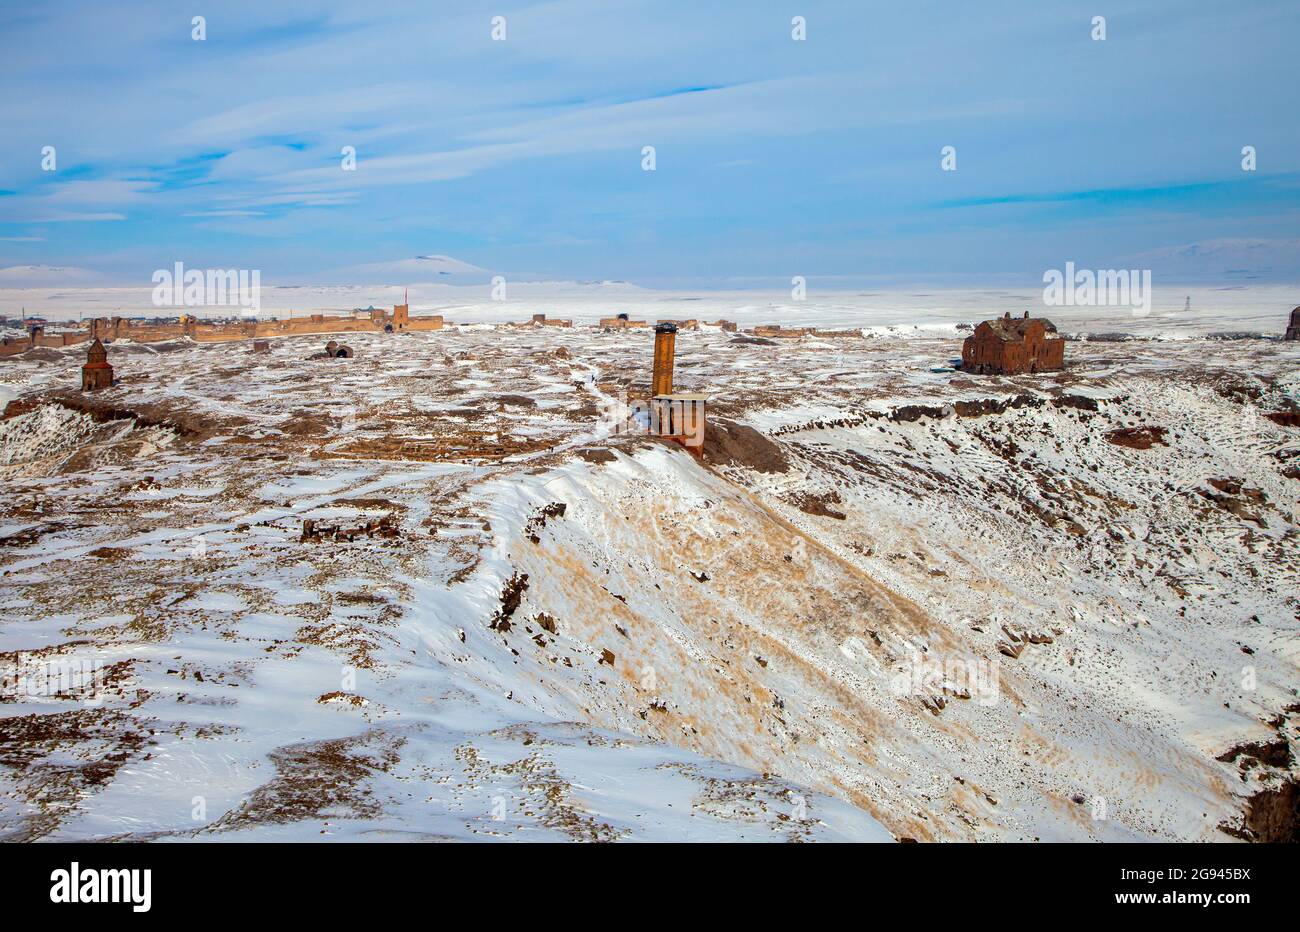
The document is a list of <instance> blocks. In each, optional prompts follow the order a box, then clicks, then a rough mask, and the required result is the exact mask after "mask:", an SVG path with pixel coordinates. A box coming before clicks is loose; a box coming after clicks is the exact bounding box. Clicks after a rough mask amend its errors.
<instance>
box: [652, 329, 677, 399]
mask: <svg viewBox="0 0 1300 932" xmlns="http://www.w3.org/2000/svg"><path fill="white" fill-rule="evenodd" d="M676 344H677V325H676V324H655V367H654V374H653V375H652V376H651V378H650V394H651V396H654V395H671V394H672V393H673V354H674V353H675V352H676V350H677V345H676Z"/></svg>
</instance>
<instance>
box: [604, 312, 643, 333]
mask: <svg viewBox="0 0 1300 932" xmlns="http://www.w3.org/2000/svg"><path fill="white" fill-rule="evenodd" d="M600 325H601V326H602V327H604V328H605V329H606V330H627V329H628V328H629V327H648V326H650V324H649V323H647V322H646V321H644V320H631V319H630V318H629V317H628V315H627V314H616V315H615V316H613V317H602V318H601V319H600Z"/></svg>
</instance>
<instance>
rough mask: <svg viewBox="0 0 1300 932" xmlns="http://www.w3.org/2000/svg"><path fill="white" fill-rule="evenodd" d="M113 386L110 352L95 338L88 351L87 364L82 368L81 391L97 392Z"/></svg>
mask: <svg viewBox="0 0 1300 932" xmlns="http://www.w3.org/2000/svg"><path fill="white" fill-rule="evenodd" d="M112 384H113V367H112V366H110V365H109V364H108V350H106V349H104V344H103V343H101V342H99V338H98V337H96V338H95V342H94V343H91V344H90V349H89V350H87V351H86V364H85V365H84V366H82V367H81V390H82V391H83V392H97V391H99V390H100V389H101V388H109V387H110V386H111V385H112Z"/></svg>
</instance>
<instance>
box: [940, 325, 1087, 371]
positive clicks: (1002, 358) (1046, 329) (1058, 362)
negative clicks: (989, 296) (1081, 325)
mask: <svg viewBox="0 0 1300 932" xmlns="http://www.w3.org/2000/svg"><path fill="white" fill-rule="evenodd" d="M961 367H962V370H963V371H965V372H972V373H975V374H977V375H1019V374H1021V373H1026V372H1050V371H1053V370H1056V369H1064V368H1065V341H1064V340H1063V339H1062V338H1061V336H1060V334H1058V333H1057V332H1056V325H1055V324H1053V323H1052V322H1051V321H1050V320H1048V319H1047V318H1045V317H1035V318H1032V319H1031V318H1030V316H1029V312H1028V311H1025V316H1024V317H1015V318H1013V317H1012V316H1011V314H1010V313H1007V314H1004V315H1003V316H1002V317H995V318H994V319H992V320H986V321H983V322H982V323H980V324H979V325H978V326H977V327H976V328H975V331H974V333H972V334H971V335H970V336H968V337H967V338H966V340H965V342H964V343H962V346H961Z"/></svg>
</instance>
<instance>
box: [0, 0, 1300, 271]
mask: <svg viewBox="0 0 1300 932" xmlns="http://www.w3.org/2000/svg"><path fill="white" fill-rule="evenodd" d="M190 7H192V9H191V8H190ZM193 15H203V16H204V17H205V18H206V29H207V38H206V40H205V41H202V42H196V41H193V40H192V38H191V30H192V26H191V16H193ZM494 15H503V16H505V17H506V34H507V38H506V40H505V41H500V42H498V41H492V38H491V35H490V32H491V23H490V20H491V17H492V16H494ZM796 15H801V16H803V17H805V19H806V23H807V40H806V41H802V42H797V41H793V40H792V39H791V35H790V33H791V22H790V21H791V18H792V17H793V16H796ZM1097 15H1104V16H1105V17H1106V19H1107V23H1106V31H1107V38H1106V40H1105V41H1103V42H1097V41H1094V40H1093V39H1092V38H1091V32H1092V18H1093V17H1094V16H1097ZM1297 40H1300V5H1298V4H1296V3H1294V2H1292V0H1239V2H1235V3H1232V4H1228V3H1222V2H1200V0H1138V2H1133V0H1130V2H1125V3H1123V4H1114V5H1113V6H1112V7H1111V8H1109V9H1108V8H1107V4H1106V3H1102V2H1096V0H1091V2H1086V3H1081V2H1074V0H989V2H981V3H971V2H955V0H954V2H943V3H939V2H925V0H911V2H907V3H890V4H880V3H874V2H872V3H867V2H863V3H821V2H804V0H798V2H795V0H790V2H784V0H783V2H770V0H753V2H745V3H734V4H700V3H698V2H695V3H676V2H671V0H654V2H621V3H614V2H608V0H604V2H601V0H582V2H566V0H556V2H548V3H504V2H502V3H497V2H494V3H491V4H485V3H468V2H466V3H455V2H451V3H439V2H430V0H422V2H418V3H402V2H387V0H386V2H384V3H368V4H357V3H349V4H343V3H337V4H326V3H313V4H305V3H293V2H275V3H267V2H264V0H263V2H258V3H218V2H206V0H199V2H196V3H194V4H190V5H189V6H188V7H185V8H182V7H178V6H177V5H175V4H172V3H132V2H129V0H128V2H121V3H113V4H105V3H102V2H99V0H96V2H87V3H76V2H69V3H50V4H32V3H30V2H24V3H21V4H20V3H14V2H9V0H0V87H3V90H4V93H3V94H2V95H0V125H2V126H3V129H4V131H3V133H0V137H2V138H3V142H2V143H0V269H3V268H5V267H13V266H32V265H37V266H58V267H60V268H63V269H66V270H69V271H65V272H53V271H48V270H46V271H42V272H41V273H40V274H42V275H48V276H53V277H54V278H55V280H58V276H60V275H66V276H67V281H68V282H69V283H72V282H73V281H74V280H75V281H82V280H86V281H95V282H102V283H120V284H144V283H148V282H149V278H150V275H151V274H152V272H153V270H154V269H157V268H170V267H171V264H172V263H173V262H175V261H183V262H184V263H185V264H186V265H188V266H190V267H200V268H202V267H209V268H213V267H216V268H229V267H242V268H257V269H261V270H262V274H263V277H264V280H268V281H274V282H277V283H290V282H297V281H303V282H308V281H310V282H331V281H338V282H352V281H372V280H374V279H375V277H376V274H375V272H374V267H375V266H381V265H382V264H384V263H392V262H396V261H398V260H403V259H407V258H410V257H413V256H416V255H422V254H445V255H450V256H454V257H456V258H457V259H459V260H463V261H465V262H468V263H471V264H473V265H474V266H477V267H480V268H482V269H485V270H491V271H493V272H500V273H502V274H506V275H507V276H508V277H510V276H513V277H515V278H546V279H583V280H589V279H624V280H629V281H633V282H637V283H639V284H644V285H647V286H652V287H653V286H660V287H692V288H731V287H747V286H754V287H758V286H772V285H775V284H778V283H781V282H788V281H789V278H790V277H791V276H792V275H804V276H806V277H807V278H808V279H809V281H810V283H813V282H816V283H818V284H820V285H821V286H823V287H836V286H843V287H855V286H860V285H861V284H863V283H870V282H880V281H892V280H897V281H906V282H913V283H917V282H932V283H936V284H940V283H945V282H958V283H960V282H967V281H969V282H972V283H978V282H989V283H995V282H996V283H1006V284H1025V285H1033V284H1036V283H1038V282H1040V281H1041V276H1042V273H1043V270H1044V269H1047V268H1060V267H1062V266H1063V265H1064V263H1065V262H1066V261H1073V262H1075V264H1076V265H1077V266H1079V267H1091V268H1115V267H1153V268H1155V269H1156V271H1157V273H1158V274H1164V275H1166V276H1167V277H1168V276H1172V277H1175V278H1177V279H1179V280H1186V281H1193V280H1209V281H1223V282H1250V281H1271V282H1279V281H1280V282H1292V281H1298V280H1300V118H1298V116H1297V115H1298V114H1300V90H1298V89H1300V78H1297V73H1296V64H1295V55H1294V51H1295V48H1296V46H1297ZM647 145H652V146H654V147H655V149H656V162H657V166H656V171H654V172H646V171H643V170H642V168H641V163H642V155H641V151H642V147H643V146H647ZM949 145H951V146H954V147H955V148H956V150H957V170H956V171H955V172H943V171H941V170H940V151H941V149H942V148H943V147H944V146H949ZM1245 145H1252V146H1254V147H1255V148H1256V150H1257V153H1258V170H1257V171H1255V172H1243V171H1242V170H1241V158H1242V157H1241V149H1242V147H1243V146H1245ZM44 146H54V147H56V150H57V171H54V172H45V171H42V170H41V152H42V147H44ZM344 146H353V147H355V149H356V153H357V170H356V171H355V172H345V171H343V170H342V169H341V167H340V162H341V155H340V151H341V149H342V147H344ZM367 267H371V268H367ZM14 274H26V273H14ZM79 276H80V277H79ZM10 281H11V283H12V282H14V281H16V279H14V278H13V277H12V276H11V278H10ZM4 283H5V276H4V275H3V274H0V285H2V284H4ZM392 283H397V284H400V282H392Z"/></svg>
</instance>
